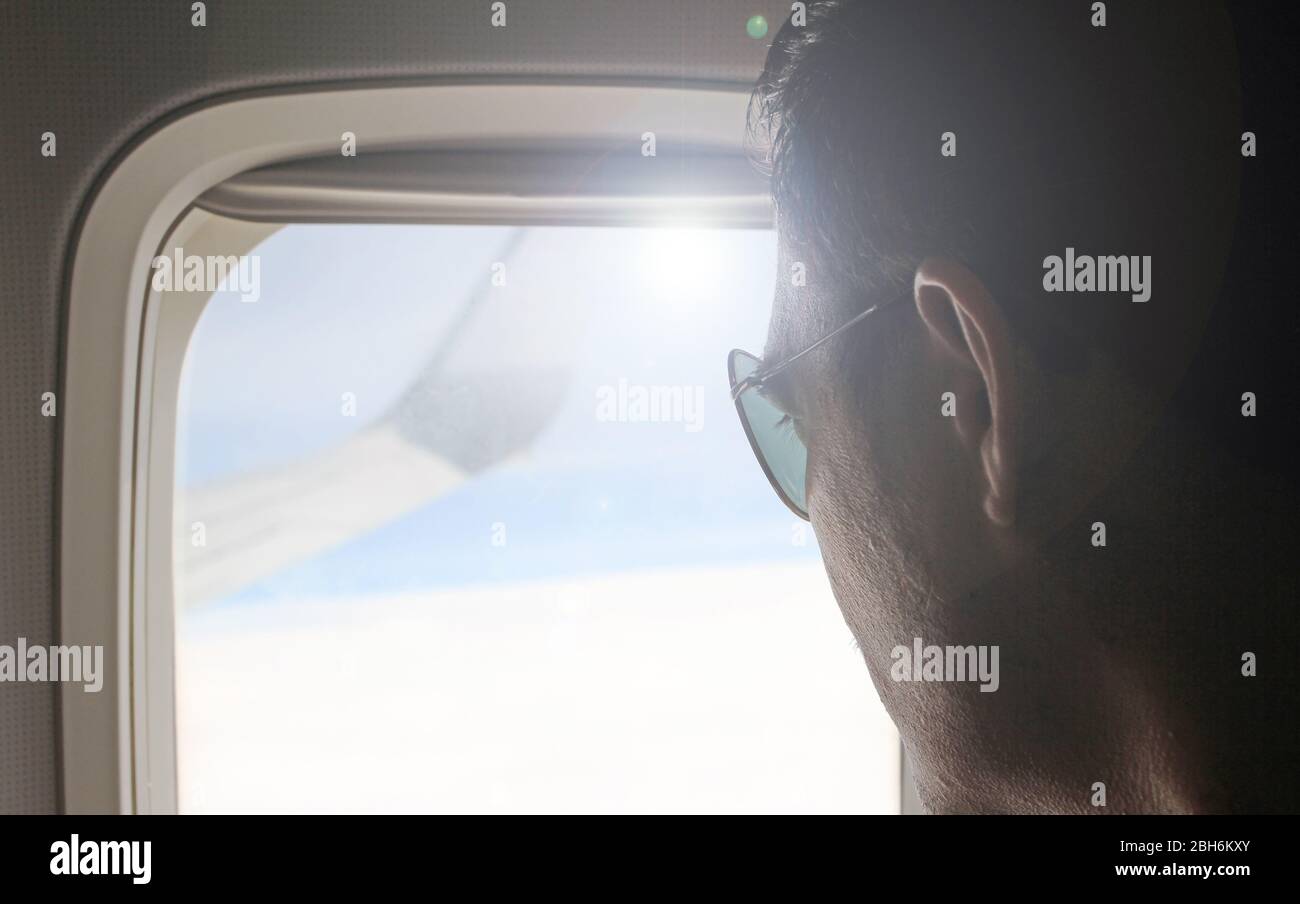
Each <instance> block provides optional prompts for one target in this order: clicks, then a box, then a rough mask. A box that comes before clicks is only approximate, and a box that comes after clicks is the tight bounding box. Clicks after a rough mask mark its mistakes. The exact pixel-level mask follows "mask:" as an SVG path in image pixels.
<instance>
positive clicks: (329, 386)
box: [175, 224, 899, 812]
mask: <svg viewBox="0 0 1300 904" xmlns="http://www.w3.org/2000/svg"><path fill="white" fill-rule="evenodd" d="M775 252H776V247H775V237H774V235H773V233H771V232H770V231H767V230H743V229H735V230H726V229H703V230H701V229H689V228H683V229H639V228H578V227H530V228H514V227H486V226H426V225H338V224H331V225H290V226H286V227H285V228H283V229H281V230H280V231H278V232H277V233H275V234H274V235H272V236H271V237H270V238H269V239H267V240H266V241H265V242H264V243H263V244H262V245H261V246H260V247H258V248H257V249H255V251H254V252H253V253H252V255H251V258H250V260H251V262H252V263H253V264H255V266H251V268H250V270H249V271H248V272H249V273H251V274H253V275H255V276H256V277H257V279H256V282H257V285H256V286H255V287H253V290H252V291H248V289H249V287H248V286H243V285H241V286H240V290H241V291H236V290H235V289H234V288H233V287H232V288H230V290H229V291H222V292H219V293H217V294H216V295H215V296H214V297H213V299H212V301H211V302H210V303H209V305H208V308H207V310H206V311H205V312H204V314H203V316H202V318H201V320H200V322H199V325H198V328H197V331H196V333H195V335H194V337H193V340H192V342H191V345H190V348H189V351H188V354H187V358H186V364H185V371H184V378H183V385H182V393H181V402H180V409H179V416H178V422H177V423H178V439H177V442H178V446H177V462H178V464H177V489H178V492H177V502H176V505H177V511H176V523H177V537H178V541H177V543H176V544H175V550H176V552H175V557H176V559H175V566H176V584H177V586H176V590H177V606H178V611H177V620H176V625H177V627H176V633H177V637H176V641H177V646H176V695H177V696H176V700H177V704H176V709H177V711H176V721H177V746H178V770H179V794H180V806H181V809H182V811H187V812H211V811H240V812H263V811H326V812H348V811H374V810H383V811H422V812H423V811H435V812H533V811H545V812H592V811H601V812H605V811H630V812H658V811H673V812H713V811H725V812H750V811H759V812H787V811H793V812H801V811H817V812H843V811H848V812H897V809H898V805H899V763H898V740H897V735H896V733H895V732H894V729H893V727H892V725H891V724H890V722H889V720H888V718H887V716H886V715H885V713H884V710H883V708H882V707H881V706H880V703H879V701H878V699H877V697H876V694H875V691H874V689H873V688H872V686H871V684H870V682H869V680H868V677H867V673H866V671H865V670H864V669H863V667H862V661H861V656H860V654H859V653H858V651H857V650H856V649H855V647H854V644H853V641H852V638H851V635H850V633H849V631H848V629H847V628H846V627H845V625H844V624H843V621H842V619H841V616H840V613H839V610H838V608H837V607H836V605H835V601H834V598H833V597H832V595H831V592H830V588H829V586H828V584H827V581H826V577H825V575H824V572H823V570H822V567H821V564H820V562H819V559H818V557H817V550H816V540H815V538H814V536H813V534H812V532H811V530H810V529H808V527H807V525H806V524H804V523H803V522H801V521H799V520H797V519H795V517H794V516H793V515H791V514H790V513H789V512H788V511H787V510H786V509H785V507H784V506H782V505H781V504H780V502H779V501H778V500H777V499H776V497H775V496H774V494H773V493H772V492H771V489H770V488H769V487H768V486H767V484H766V481H765V479H764V477H763V474H762V472H761V471H760V470H759V469H758V468H757V467H755V466H754V464H753V460H752V458H753V456H752V455H751V453H750V451H749V449H748V447H747V445H746V440H745V437H744V435H743V433H742V432H741V429H740V426H739V423H738V422H737V419H736V416H735V412H734V410H733V408H732V405H731V402H730V400H729V398H728V384H727V376H726V373H725V358H726V353H727V352H728V351H729V350H730V349H731V348H733V347H737V346H738V347H744V348H761V347H762V344H763V337H764V332H765V328H766V320H767V315H768V307H769V295H770V291H771V285H772V281H773V273H774V268H775V266H776V256H775ZM232 283H233V280H232Z"/></svg>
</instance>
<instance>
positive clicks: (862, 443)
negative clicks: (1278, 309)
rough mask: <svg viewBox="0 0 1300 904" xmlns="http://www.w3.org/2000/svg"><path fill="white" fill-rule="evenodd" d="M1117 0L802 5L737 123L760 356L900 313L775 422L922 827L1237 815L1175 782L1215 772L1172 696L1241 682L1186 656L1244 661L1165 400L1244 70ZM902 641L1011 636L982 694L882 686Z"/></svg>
mask: <svg viewBox="0 0 1300 904" xmlns="http://www.w3.org/2000/svg"><path fill="white" fill-rule="evenodd" d="M1107 5H1108V6H1110V7H1112V8H1111V9H1110V10H1109V12H1106V13H1103V15H1105V17H1106V18H1105V20H1104V22H1105V24H1104V25H1100V24H1097V23H1098V19H1097V11H1096V10H1095V9H1092V8H1090V6H1091V5H1090V4H1086V3H1076V2H1066V3H1032V4H1026V3H1002V2H980V3H971V2H964V0H952V2H941V0H932V2H931V0H908V2H884V0H882V2H851V0H828V2H811V3H808V4H807V16H806V21H800V20H799V19H797V18H793V19H792V20H791V21H790V22H788V23H787V24H786V25H785V27H784V28H783V29H782V30H781V32H780V33H779V34H778V35H777V37H776V39H775V41H774V43H773V46H772V48H771V51H770V53H769V57H768V64H767V67H766V69H765V71H764V74H763V76H762V78H761V79H760V82H759V84H758V86H757V88H756V90H755V95H754V100H753V103H752V105H751V128H752V130H753V133H754V138H755V141H756V144H757V147H758V149H759V151H760V153H761V155H762V157H763V159H764V161H765V162H766V163H767V164H768V165H769V166H770V168H771V173H772V179H773V195H774V198H775V200H776V205H777V223H778V230H779V235H780V265H779V269H778V279H777V290H776V296H775V301H774V306H773V317H772V323H771V329H770V333H769V339H768V347H767V349H766V350H765V359H766V360H768V361H776V360H779V359H781V358H784V357H786V356H788V355H789V354H792V353H795V352H798V351H800V350H801V349H803V348H805V347H806V346H808V345H809V344H811V343H812V342H814V341H816V340H817V339H818V338H820V337H821V336H823V335H825V334H826V333H828V332H830V331H831V330H832V329H834V328H835V327H837V326H838V325H840V324H842V323H844V322H845V321H847V320H848V319H849V318H850V317H852V316H853V315H854V314H856V313H858V312H859V311H861V310H863V309H864V308H866V307H869V306H870V305H872V304H875V303H878V302H881V301H884V300H886V299H888V298H891V297H893V296H895V295H896V294H898V293H899V292H900V290H901V291H904V292H908V293H910V294H909V298H908V302H907V303H903V304H896V305H892V306H890V307H889V308H887V309H884V310H882V311H880V312H878V313H876V314H874V315H872V317H870V318H868V319H867V320H866V321H864V322H863V323H862V324H859V325H858V326H855V327H854V328H853V329H852V330H851V331H849V332H847V333H846V334H845V335H843V336H841V337H837V338H836V339H835V340H834V341H833V342H832V343H829V344H828V345H827V346H826V347H825V348H824V349H823V350H819V351H818V352H817V353H816V354H815V355H810V356H808V357H807V358H806V359H805V360H803V361H801V362H799V363H798V364H797V365H796V366H795V367H794V368H791V371H790V373H791V376H790V379H789V381H788V383H787V385H786V387H785V388H784V390H782V391H780V393H779V395H780V396H781V398H780V399H779V401H780V402H781V403H782V405H783V407H786V408H787V409H788V410H789V412H790V413H791V414H792V415H793V417H794V418H795V427H796V429H797V431H798V432H799V435H800V437H801V438H803V439H804V441H805V442H806V444H807V446H808V449H809V463H808V476H807V495H808V505H809V514H810V517H811V520H812V523H813V526H814V528H815V529H816V532H817V536H818V540H819V542H820V545H821V548H822V553H823V557H824V559H825V562H826V568H827V572H828V574H829V576H830V579H831V583H832V586H833V588H834V590H835V593H836V596H837V598H838V600H839V602H840V606H841V609H842V610H843V613H844V616H845V619H846V621H847V622H848V624H849V627H850V628H851V629H852V631H853V633H854V635H855V637H856V638H857V640H858V643H859V644H860V646H861V648H862V651H863V654H864V656H865V658H866V661H867V664H868V667H869V669H870V671H871V674H872V678H873V680H874V682H875V684H876V687H877V689H878V691H879V692H880V694H881V697H882V699H883V700H884V702H885V705H886V707H887V708H888V709H889V711H890V713H891V715H892V716H893V718H894V720H895V722H896V723H897V724H898V726H899V729H900V732H901V734H902V736H903V739H904V741H905V743H906V744H907V746H908V749H909V752H910V753H911V755H912V756H913V757H914V759H915V762H916V769H917V774H918V782H919V785H920V789H921V792H922V796H923V799H925V800H926V802H927V803H928V804H929V805H930V806H932V807H933V808H935V809H956V810H998V809H1059V810H1086V809H1089V807H1090V805H1092V804H1095V788H1094V782H1105V783H1107V785H1108V788H1109V790H1110V794H1111V803H1110V805H1111V806H1112V807H1113V808H1118V809H1130V810H1138V809H1198V808H1202V809H1203V808H1226V807H1227V806H1231V803H1230V802H1227V801H1225V798H1226V796H1227V795H1229V793H1231V789H1226V790H1225V789H1224V788H1220V787H1217V786H1215V785H1214V784H1213V782H1209V783H1205V782H1200V781H1199V780H1195V779H1189V776H1193V775H1201V774H1204V773H1205V772H1207V771H1212V770H1213V768H1214V767H1216V766H1220V765H1224V764H1225V763H1226V761H1225V760H1223V759H1222V757H1223V756H1225V755H1226V754H1223V753H1222V752H1221V751H1219V750H1218V749H1217V748H1216V746H1215V743H1213V742H1209V743H1201V742H1200V741H1198V740H1196V739H1195V738H1193V737H1191V735H1192V734H1193V733H1192V732H1190V731H1189V729H1190V722H1189V720H1190V719H1192V718H1193V714H1192V713H1189V712H1188V710H1187V708H1186V705H1185V704H1186V703H1187V702H1188V701H1190V700H1199V699H1200V698H1201V697H1202V696H1206V695H1211V696H1217V697H1219V698H1221V697H1222V695H1223V694H1224V693H1232V692H1230V691H1229V692H1225V691H1224V690H1223V688H1222V687H1221V686H1220V685H1218V684H1214V683H1205V682H1202V681H1200V680H1199V679H1198V677H1197V674H1198V673H1197V672H1196V670H1195V668H1193V667H1192V666H1191V664H1190V663H1191V662H1192V661H1193V660H1195V661H1196V662H1197V667H1200V665H1201V664H1202V663H1203V662H1204V659H1205V657H1211V658H1213V657H1217V656H1227V657H1229V660H1230V661H1227V662H1225V664H1224V668H1225V669H1226V670H1227V671H1226V673H1228V674H1236V673H1235V671H1233V665H1234V662H1236V654H1235V653H1232V652H1231V651H1232V650H1238V651H1239V650H1240V649H1245V648H1244V647H1241V646H1240V643H1244V642H1245V641H1244V640H1242V639H1240V638H1237V637H1233V638H1232V639H1231V641H1230V643H1229V646H1230V649H1228V650H1219V649H1217V648H1215V647H1214V646H1213V643H1212V641H1209V640H1207V638H1206V636H1205V634H1206V630H1207V627H1208V625H1209V623H1210V622H1212V618H1210V616H1209V615H1208V614H1207V613H1208V611H1209V610H1208V608H1207V606H1208V605H1209V604H1208V603H1207V601H1205V600H1204V599H1202V598H1201V595H1200V591H1199V590H1196V588H1204V587H1207V586H1209V585H1208V584H1206V583H1205V581H1204V580H1202V579H1203V578H1204V574H1202V573H1201V571H1200V570H1199V569H1197V568H1196V567H1195V566H1189V565H1188V562H1189V561H1193V560H1194V561H1198V562H1199V561H1200V559H1199V558H1198V557H1200V556H1204V555H1210V556H1215V557H1221V556H1223V555H1228V554H1233V553H1234V552H1235V550H1232V549H1225V548H1223V547H1219V548H1218V549H1214V547H1213V543H1211V542H1210V541H1211V540H1212V539H1213V535H1214V531H1213V530H1210V531H1209V533H1208V534H1207V532H1206V528H1205V526H1204V525H1200V524H1196V523H1192V522H1193V521H1194V519H1195V511H1196V507H1197V505H1199V504H1201V503H1205V511H1204V514H1206V515H1210V514H1211V512H1210V511H1209V509H1210V508H1212V507H1213V505H1212V504H1211V503H1210V502H1205V500H1204V499H1203V498H1202V499H1201V501H1200V502H1196V501H1192V502H1190V503H1189V501H1188V500H1189V499H1193V500H1194V498H1195V497H1196V493H1194V492H1192V493H1190V494H1189V491H1190V490H1194V489H1198V488H1199V487H1201V486H1202V485H1201V484H1198V481H1205V480H1212V479H1217V476H1216V475H1217V474H1218V473H1219V465H1218V464H1217V461H1218V459H1217V457H1216V456H1217V454H1218V453H1217V452H1215V451H1214V445H1213V442H1212V438H1211V437H1207V436H1205V435H1204V434H1205V431H1201V432H1195V431H1194V430H1193V431H1192V432H1190V433H1189V432H1184V431H1185V427H1184V421H1185V418H1184V417H1183V415H1182V413H1181V408H1180V406H1181V405H1182V402H1183V401H1184V400H1182V399H1180V398H1177V397H1176V396H1175V393H1176V390H1178V389H1179V387H1180V385H1184V384H1185V383H1186V381H1187V380H1188V379H1189V378H1188V369H1189V366H1191V362H1192V361H1193V359H1194V356H1195V353H1196V350H1197V348H1198V346H1199V344H1200V342H1201V340H1202V338H1203V336H1202V334H1203V331H1204V327H1205V323H1206V320H1207V317H1208V314H1209V312H1210V310H1211V308H1212V306H1213V304H1214V303H1215V302H1216V299H1217V298H1218V297H1219V294H1220V291H1221V289H1222V285H1223V275H1224V268H1225V265H1226V262H1227V258H1228V251H1229V247H1230V244H1231V236H1232V230H1233V226H1234V223H1235V217H1236V204H1237V191H1238V169H1239V167H1240V165H1241V162H1242V155H1241V142H1242V126H1241V124H1240V121H1239V113H1238V109H1237V107H1238V97H1237V79H1236V68H1235V49H1234V44H1233V37H1232V31H1231V26H1230V23H1229V22H1228V21H1227V18H1226V16H1225V15H1224V14H1223V13H1222V11H1221V10H1217V9H1215V8H1214V7H1213V6H1206V5H1202V4H1198V3H1190V2H1177V3H1168V4H1134V5H1132V6H1130V5H1120V4H1107ZM1096 6H1101V5H1100V4H1098V5H1096ZM1085 259H1088V260H1087V261H1085ZM1089 269H1090V271H1091V275H1090V276H1088V277H1087V281H1085V273H1086V272H1088V271H1089ZM1103 280H1105V284H1104V286H1103V285H1102V281H1103ZM1102 288H1104V289H1105V291H1099V289H1102ZM1147 295H1149V298H1148V297H1145V296H1147ZM1138 299H1140V300H1138ZM1187 429H1189V430H1190V429H1192V428H1187ZM1188 437H1190V439H1189V438H1188ZM1243 492H1246V491H1245V490H1243ZM1214 504H1217V503H1214ZM1225 504H1226V505H1228V507H1229V508H1230V507H1231V503H1225ZM1189 505H1190V507H1191V508H1190V510H1189ZM1213 514H1215V515H1221V514H1223V512H1222V511H1218V510H1216V511H1215V512H1214V513H1213ZM1103 525H1104V526H1103ZM1218 563H1219V565H1220V566H1223V563H1224V560H1223V559H1222V558H1219V559H1218ZM1198 580H1200V581H1201V583H1199V584H1198V583H1197V581H1198ZM1215 586H1218V584H1217V583H1216V584H1215ZM1194 591H1195V592H1194ZM1145 594H1159V595H1162V596H1161V598H1158V599H1155V600H1147V599H1144V595H1145ZM1179 594H1187V595H1186V596H1184V597H1183V598H1182V599H1180V600H1178V601H1175V600H1173V599H1171V598H1169V597H1170V596H1171V595H1179ZM1175 602H1177V603H1178V604H1179V605H1181V606H1185V610H1184V611H1185V612H1186V616H1187V619H1188V622H1187V624H1186V625H1179V626H1171V625H1170V624H1169V623H1168V613H1169V612H1170V611H1171V610H1170V606H1172V605H1173V604H1174V603H1175ZM1207 619H1209V621H1207ZM1153 627H1154V628H1155V629H1156V630H1154V631H1153V630H1152V628H1153ZM917 638H920V639H921V642H922V644H923V645H924V646H931V645H939V646H947V645H954V646H962V647H966V646H971V645H974V646H977V647H978V646H981V645H987V646H990V647H991V646H997V647H999V649H1000V657H999V665H1000V672H1001V675H1000V686H999V687H998V689H997V690H996V691H995V692H991V693H985V692H981V691H980V689H979V686H978V684H976V683H960V682H951V681H938V682H930V681H920V682H914V681H910V680H899V672H898V669H897V668H896V667H897V666H898V660H899V657H898V655H896V654H897V650H898V649H899V648H900V647H905V648H908V649H909V651H910V650H911V649H912V648H913V645H914V642H915V640H916V639H917ZM1233 644H1235V645H1236V646H1232V645H1233ZM1238 664H1239V663H1238ZM949 677H951V676H949ZM1180 694H1182V695H1183V698H1184V699H1183V700H1180V699H1179V695H1180ZM1225 727H1226V726H1225ZM1228 765H1229V766H1232V764H1228ZM1233 768H1235V767H1233Z"/></svg>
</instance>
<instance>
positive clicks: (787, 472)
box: [727, 290, 912, 521]
mask: <svg viewBox="0 0 1300 904" xmlns="http://www.w3.org/2000/svg"><path fill="white" fill-rule="evenodd" d="M911 296H912V293H911V291H910V290H909V291H908V292H905V293H903V294H901V295H899V296H898V297H896V298H892V299H890V300H889V301H886V302H883V303H881V304H878V305H873V306H872V307H869V308H867V309H866V310H865V311H863V312H862V313H861V314H858V315H857V316H855V317H854V318H853V319H852V320H850V321H849V322H848V323H845V324H843V325H842V326H840V327H838V328H836V329H834V330H832V331H831V332H830V333H828V334H826V335H825V336H823V337H822V338H820V339H818V340H817V341H816V342H814V343H813V344H812V345H810V346H808V347H807V348H805V349H804V350H803V351H801V352H798V353H797V354H794V355H791V356H790V357H788V358H786V359H784V360H782V361H778V362H776V363H775V364H764V363H763V360H762V359H761V358H759V357H757V356H755V355H751V354H750V353H749V352H746V351H742V350H741V349H738V348H736V349H732V350H731V354H729V355H727V378H728V379H729V380H730V381H731V400H732V401H733V402H734V403H735V404H736V413H737V414H738V415H740V425H741V426H742V427H743V428H744V429H745V436H746V438H748V439H749V447H750V448H751V449H753V450H754V457H755V458H757V459H758V463H759V465H760V466H761V467H762V468H763V473H764V474H766V475H767V480H768V483H770V484H772V489H774V490H776V495H777V496H779V497H781V501H782V502H784V503H785V505H786V508H788V509H790V511H792V512H794V513H795V514H796V515H798V516H799V517H800V518H802V519H803V520H805V521H807V520H808V489H807V479H808V447H807V446H806V445H805V444H804V441H803V440H802V439H800V438H799V435H798V433H797V432H796V431H795V427H794V420H793V418H792V417H791V416H790V414H789V413H788V412H786V411H784V410H783V409H782V408H781V407H780V406H779V405H778V404H777V403H776V402H775V401H774V400H773V398H772V393H771V392H770V390H771V389H772V386H773V381H774V380H775V379H776V377H777V376H778V375H780V374H781V373H783V372H784V371H785V370H786V368H788V367H789V366H790V365H791V364H794V363H795V362H796V361H798V360H799V359H800V358H802V357H803V356H804V355H807V354H809V353H810V352H812V351H815V350H816V349H818V348H820V347H821V346H822V345H824V344H825V343H827V342H829V341H831V340H832V339H834V338H835V337H836V336H838V335H839V334H840V333H843V332H844V331H845V330H847V329H849V328H850V327H852V326H854V325H856V324H858V323H861V322H862V321H863V320H866V319H867V317H868V316H870V315H871V314H874V313H875V312H876V311H879V310H882V309H883V308H887V307H889V306H890V305H892V304H894V303H896V302H898V301H901V300H903V299H905V298H910V297H911ZM765 390H766V391H765Z"/></svg>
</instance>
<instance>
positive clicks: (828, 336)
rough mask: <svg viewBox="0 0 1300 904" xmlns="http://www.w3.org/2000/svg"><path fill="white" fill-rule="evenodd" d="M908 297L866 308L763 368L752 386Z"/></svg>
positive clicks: (903, 296)
mask: <svg viewBox="0 0 1300 904" xmlns="http://www.w3.org/2000/svg"><path fill="white" fill-rule="evenodd" d="M909 295H911V293H910V292H907V293H905V294H903V295H899V296H898V297H897V298H891V299H890V300H889V301H886V302H884V303H883V304H876V305H872V306H871V307H869V308H867V309H866V310H865V311H863V312H861V313H860V314H857V315H855V316H854V317H853V318H852V319H850V320H849V322H848V323H844V324H841V325H840V326H838V327H836V328H835V329H833V330H831V331H830V332H829V333H827V334H826V335H825V336H822V337H821V338H820V339H818V340H817V341H816V342H814V343H813V344H812V345H810V346H808V347H807V348H806V349H804V350H803V351H801V352H798V353H797V354H794V355H791V356H790V357H789V358H786V359H785V360H784V361H778V362H777V363H776V364H773V365H772V366H771V367H768V368H764V369H763V370H762V371H760V372H759V373H757V374H755V375H754V376H753V377H752V378H751V379H752V381H753V384H754V385H759V384H761V383H762V382H763V381H764V380H767V379H770V378H771V377H774V376H776V375H777V374H779V373H780V372H781V371H783V370H785V369H786V368H787V367H789V366H790V365H791V364H793V363H794V362H796V361H798V360H799V359H800V358H802V357H803V356H804V355H806V354H808V353H809V352H812V351H816V350H817V349H818V348H820V347H821V346H823V345H825V344H826V343H827V342H830V341H831V340H832V339H834V338H835V337H836V336H838V335H839V334H840V333H842V332H844V331H845V330H847V329H848V328H849V327H851V326H853V325H854V324H857V323H860V322H861V321H863V320H866V319H867V316H868V315H869V314H874V313H875V312H876V311H879V310H880V309H881V308H885V307H889V306H890V305H892V304H893V303H894V302H896V301H901V300H902V299H904V298H906V297H908V296H909Z"/></svg>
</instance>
